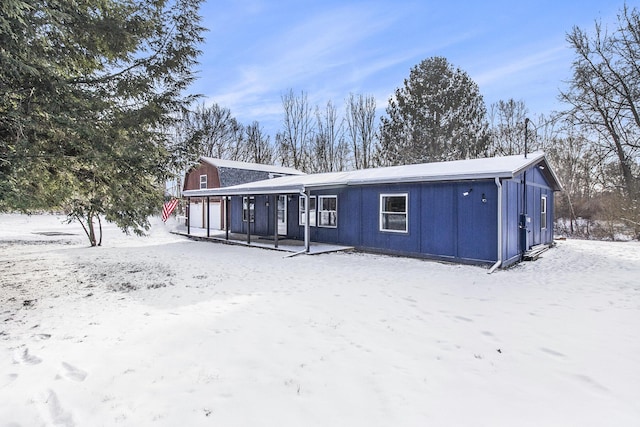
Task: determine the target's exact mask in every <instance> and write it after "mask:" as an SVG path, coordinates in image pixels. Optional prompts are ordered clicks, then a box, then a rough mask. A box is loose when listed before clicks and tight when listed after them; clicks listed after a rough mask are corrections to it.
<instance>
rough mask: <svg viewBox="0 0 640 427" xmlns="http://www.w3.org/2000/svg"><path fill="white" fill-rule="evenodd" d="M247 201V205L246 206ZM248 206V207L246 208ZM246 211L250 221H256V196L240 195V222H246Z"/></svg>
mask: <svg viewBox="0 0 640 427" xmlns="http://www.w3.org/2000/svg"><path fill="white" fill-rule="evenodd" d="M247 203H248V206H247ZM247 208H248V209H247ZM247 213H248V216H249V218H250V219H251V222H253V223H255V222H256V198H255V197H254V196H242V222H247Z"/></svg>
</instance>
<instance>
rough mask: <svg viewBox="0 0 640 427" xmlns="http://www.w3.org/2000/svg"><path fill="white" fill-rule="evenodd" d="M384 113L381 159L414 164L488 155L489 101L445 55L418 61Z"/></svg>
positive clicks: (379, 154) (384, 161)
mask: <svg viewBox="0 0 640 427" xmlns="http://www.w3.org/2000/svg"><path fill="white" fill-rule="evenodd" d="M387 115H388V117H383V118H382V126H381V137H380V139H381V141H380V152H379V153H378V157H380V162H381V163H383V164H390V165H395V164H411V163H421V162H431V161H444V160H455V159H468V158H475V157H482V156H485V155H486V150H487V147H488V144H489V138H488V132H487V127H488V124H487V121H486V107H485V105H484V101H483V99H482V96H481V95H480V91H479V89H478V86H477V85H476V84H475V83H474V82H473V80H471V78H470V77H469V76H468V75H467V74H466V73H465V72H463V71H461V70H460V69H454V68H453V66H452V65H451V64H449V62H448V61H447V60H446V59H445V58H442V57H433V58H430V59H426V60H424V61H422V62H421V63H420V64H418V65H417V66H415V67H414V68H413V69H412V70H411V72H410V75H409V78H408V79H406V80H405V82H404V87H402V88H398V89H396V92H395V96H394V97H392V98H391V99H390V100H389V105H388V107H387Z"/></svg>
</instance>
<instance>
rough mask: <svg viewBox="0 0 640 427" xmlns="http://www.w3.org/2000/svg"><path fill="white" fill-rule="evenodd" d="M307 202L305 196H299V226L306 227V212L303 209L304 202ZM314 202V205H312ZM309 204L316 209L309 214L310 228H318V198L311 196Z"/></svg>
mask: <svg viewBox="0 0 640 427" xmlns="http://www.w3.org/2000/svg"><path fill="white" fill-rule="evenodd" d="M305 200H306V197H305V196H298V225H304V224H305V220H306V219H307V215H306V211H305V210H304V209H303V207H304V202H305ZM312 201H313V203H311V202H312ZM309 204H310V205H311V204H313V206H314V208H313V209H311V210H310V212H309V218H310V220H309V226H310V227H316V224H317V221H316V214H317V211H318V203H317V200H316V196H309Z"/></svg>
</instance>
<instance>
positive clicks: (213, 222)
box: [205, 202, 222, 230]
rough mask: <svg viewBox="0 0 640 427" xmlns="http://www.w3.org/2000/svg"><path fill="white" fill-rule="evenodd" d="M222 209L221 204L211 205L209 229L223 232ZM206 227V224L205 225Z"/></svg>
mask: <svg viewBox="0 0 640 427" xmlns="http://www.w3.org/2000/svg"><path fill="white" fill-rule="evenodd" d="M221 211H222V208H221V207H220V202H211V203H210V204H209V229H210V230H221V229H222V223H221V221H220V212H221ZM205 227H206V224H205Z"/></svg>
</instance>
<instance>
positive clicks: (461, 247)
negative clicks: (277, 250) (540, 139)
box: [230, 168, 554, 266]
mask: <svg viewBox="0 0 640 427" xmlns="http://www.w3.org/2000/svg"><path fill="white" fill-rule="evenodd" d="M469 190H471V191H469ZM465 193H468V194H467V195H465ZM381 194H407V195H408V231H407V232H406V233H396V232H388V231H382V230H380V195H381ZM320 195H335V196H337V210H338V212H337V214H338V215H337V227H333V228H332V227H319V226H313V227H311V240H312V241H316V242H325V243H335V244H342V245H349V246H354V247H356V248H358V249H362V250H368V251H376V252H383V253H390V254H398V255H409V256H418V257H427V258H435V259H443V260H452V261H462V262H474V263H493V262H495V261H496V260H497V259H498V229H497V227H498V224H497V222H498V211H497V209H498V191H497V186H496V184H495V181H494V180H493V179H490V180H476V181H459V182H441V183H438V182H436V183H426V182H425V183H415V184H388V185H362V186H348V187H341V188H337V189H332V190H323V191H318V192H313V193H312V196H316V197H318V196H320ZM543 195H546V196H547V228H546V229H541V217H540V205H541V197H542V196H543ZM553 196H554V193H553V190H552V189H551V188H550V186H549V184H548V183H547V182H546V179H545V177H544V175H543V174H541V173H540V171H539V170H538V169H537V168H531V169H529V170H528V171H527V202H526V203H527V213H528V216H529V218H530V222H529V223H527V231H528V233H527V236H528V237H527V241H528V243H527V244H528V246H533V245H536V244H539V243H551V242H552V241H553V202H554V198H553ZM483 199H485V201H484V202H483ZM502 199H503V205H502V215H503V222H502V259H503V263H504V265H505V266H506V265H509V264H511V263H513V262H516V261H517V260H519V258H520V254H521V243H520V227H519V219H520V214H521V213H522V208H523V206H522V202H523V176H522V175H519V176H517V177H515V178H514V179H510V180H504V181H502ZM273 200H274V199H273V196H256V204H255V218H256V220H255V223H253V224H252V234H259V235H273V232H274V223H273V222H274V216H273V215H274V212H273ZM287 200H288V202H287V208H288V235H287V236H286V237H287V238H290V239H299V240H303V239H304V226H301V225H300V224H299V211H298V204H299V203H298V201H299V195H297V194H295V195H290V196H288V198H287ZM267 201H268V202H269V206H267ZM317 207H319V204H318V206H317ZM230 224H231V231H233V232H238V233H246V223H245V222H243V221H242V198H241V197H232V198H231V222H230Z"/></svg>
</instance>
